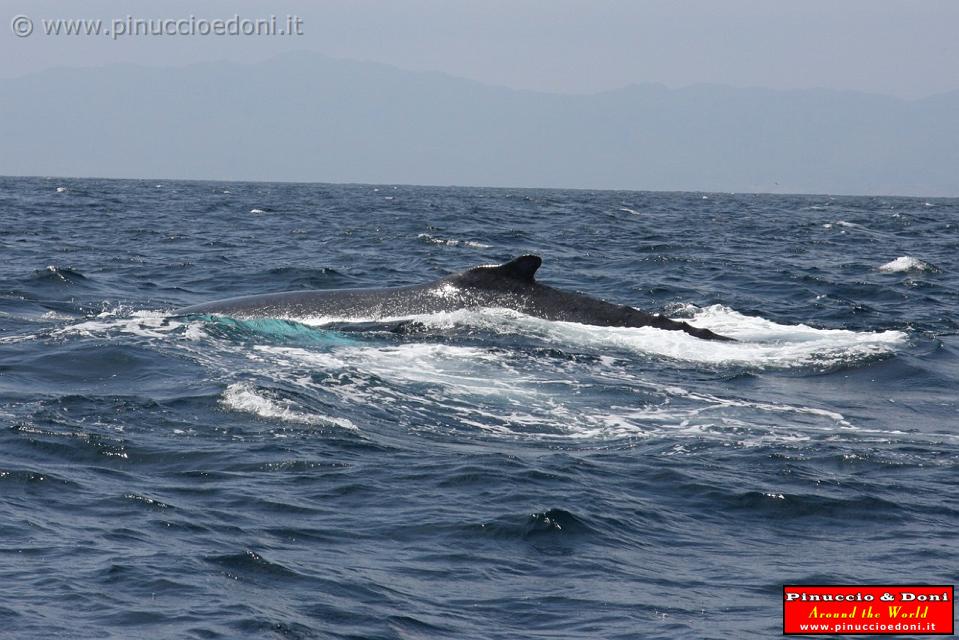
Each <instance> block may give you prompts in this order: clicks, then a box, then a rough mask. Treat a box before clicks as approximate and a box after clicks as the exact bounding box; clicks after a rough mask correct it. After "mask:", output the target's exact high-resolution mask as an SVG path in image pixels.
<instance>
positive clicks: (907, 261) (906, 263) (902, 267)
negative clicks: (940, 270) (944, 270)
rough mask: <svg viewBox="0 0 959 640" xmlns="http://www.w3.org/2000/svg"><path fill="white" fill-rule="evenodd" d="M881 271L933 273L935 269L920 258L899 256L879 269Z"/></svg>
mask: <svg viewBox="0 0 959 640" xmlns="http://www.w3.org/2000/svg"><path fill="white" fill-rule="evenodd" d="M879 270H880V271H885V272H886V273H900V272H905V271H933V270H934V269H933V267H932V266H931V265H929V264H928V263H926V262H923V261H922V260H920V259H919V258H914V257H912V256H899V257H898V258H896V259H895V260H890V261H889V262H887V263H886V264H884V265H882V266H880V267H879Z"/></svg>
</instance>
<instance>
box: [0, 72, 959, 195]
mask: <svg viewBox="0 0 959 640" xmlns="http://www.w3.org/2000/svg"><path fill="white" fill-rule="evenodd" d="M0 149H2V153H0V174H2V175H56V176H98V177H146V178H197V179H225V180H284V181H304V182H368V183H410V184H433V185H443V184H456V185H483V186H524V187H526V186H529V187H581V188H612V189H616V188H622V189H650V190H704V191H764V192H797V193H798V192H811V193H832V194H906V195H924V196H956V195H959V91H956V92H951V93H946V94H941V95H937V96H933V97H930V98H926V99H923V100H915V101H908V100H901V99H897V98H892V97H885V96H878V95H870V94H864V93H857V92H851V91H831V90H801V91H774V90H769V89H755V88H746V89H740V88H731V87H725V86H714V85H696V86H691V87H687V88H684V89H669V88H666V87H664V86H662V85H656V84H643V85H634V86H629V87H625V88H623V89H619V90H616V91H608V92H604V93H598V94H594V95H560V94H549V93H538V92H533V91H517V90H513V89H506V88H502V87H495V86H489V85H485V84H481V83H478V82H473V81H470V80H464V79H461V78H455V77H451V76H448V75H444V74H441V73H432V72H429V73H427V72H412V71H405V70H402V69H397V68H394V67H391V66H388V65H383V64H376V63H369V62H356V61H349V60H337V59H333V58H328V57H325V56H320V55H317V54H311V53H296V54H287V55H283V56H280V57H277V58H274V59H272V60H269V61H267V62H264V63H258V64H237V63H227V62H218V63H202V64H194V65H190V66H187V67H178V68H152V67H140V66H131V65H110V66H105V67H98V68H81V69H66V68H61V69H54V70H48V71H44V72H40V73H35V74H32V75H28V76H24V77H21V78H16V79H9V80H2V81H0Z"/></svg>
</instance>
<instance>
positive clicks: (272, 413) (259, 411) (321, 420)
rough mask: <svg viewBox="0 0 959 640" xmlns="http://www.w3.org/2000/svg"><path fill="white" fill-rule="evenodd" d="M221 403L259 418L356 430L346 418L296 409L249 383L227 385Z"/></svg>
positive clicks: (287, 401)
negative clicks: (329, 425)
mask: <svg viewBox="0 0 959 640" xmlns="http://www.w3.org/2000/svg"><path fill="white" fill-rule="evenodd" d="M221 403H222V404H223V406H224V407H226V408H227V409H232V410H234V411H242V412H245V413H252V414H254V415H257V416H260V417H261V418H269V419H277V420H283V421H284V422H297V423H300V424H310V425H322V424H332V425H335V426H338V427H342V428H344V429H351V430H356V426H355V425H354V424H353V423H352V422H351V421H349V420H347V419H346V418H335V417H329V416H321V415H319V414H315V413H305V412H303V411H298V410H297V409H296V408H295V405H294V404H293V403H292V402H290V401H289V400H278V399H273V398H269V397H267V396H266V395H263V394H262V393H259V392H257V391H256V390H255V389H254V388H253V387H252V386H251V385H249V384H247V383H245V382H238V383H234V384H231V385H229V386H228V387H227V388H226V390H225V391H224V392H223V397H222V399H221Z"/></svg>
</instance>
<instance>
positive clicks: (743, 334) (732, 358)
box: [301, 305, 907, 368]
mask: <svg viewBox="0 0 959 640" xmlns="http://www.w3.org/2000/svg"><path fill="white" fill-rule="evenodd" d="M402 319H411V320H415V321H417V322H420V323H422V324H424V325H425V326H427V327H429V328H434V329H441V330H449V329H454V328H456V327H457V326H470V327H476V328H479V329H482V330H484V331H490V332H496V333H513V334H519V335H525V336H529V337H534V338H539V339H543V340H547V341H549V342H554V343H557V344H558V345H575V346H576V347H578V348H586V349H595V350H600V349H608V348H613V349H620V350H626V351H632V352H635V353H640V354H648V355H652V356H661V357H666V358H671V359H674V360H680V361H687V362H698V363H704V364H712V365H723V364H728V365H739V366H748V367H757V368H767V367H769V368H792V367H805V366H831V365H836V364H841V363H843V362H852V361H855V360H859V359H862V358H865V357H871V356H876V355H883V354H888V353H893V352H894V351H895V350H896V349H897V348H899V347H901V346H903V345H904V344H905V342H906V338H907V336H906V334H904V333H903V332H901V331H880V332H871V331H849V330H845V329H816V328H813V327H810V326H808V325H805V324H796V325H784V324H777V323H775V322H772V321H770V320H766V319H765V318H762V317H756V316H746V315H743V314H741V313H738V312H736V311H734V310H732V309H729V308H728V307H725V306H722V305H713V306H710V307H706V308H705V309H700V310H698V311H697V312H696V313H695V315H694V316H693V317H692V318H690V319H689V320H688V321H689V323H690V324H692V325H693V326H696V327H705V328H707V329H712V330H713V331H715V332H716V333H719V334H722V335H726V336H729V337H731V338H735V339H736V340H737V341H738V342H718V341H706V340H700V339H699V338H696V337H693V336H691V335H689V334H687V333H685V332H682V331H667V330H663V329H655V328H653V327H640V328H633V327H598V326H593V325H585V324H579V323H575V322H555V321H549V320H543V319H541V318H535V317H532V316H527V315H524V314H521V313H518V312H515V311H511V310H508V309H478V310H473V309H461V310H458V311H451V312H445V313H436V314H429V315H422V316H405V317H397V318H389V319H386V321H397V320H402ZM370 320H373V319H372V318H370V319H365V320H364V321H367V322H368V321H370ZM301 321H302V322H305V323H307V324H313V325H323V324H328V323H330V322H342V321H343V319H342V318H309V319H301Z"/></svg>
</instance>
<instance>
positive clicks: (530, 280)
mask: <svg viewBox="0 0 959 640" xmlns="http://www.w3.org/2000/svg"><path fill="white" fill-rule="evenodd" d="M542 263H543V260H542V258H540V257H539V256H533V255H525V256H520V257H519V258H516V259H515V260H511V261H509V262H507V263H505V264H501V265H498V266H496V265H490V266H482V267H473V268H472V269H468V270H466V271H464V272H462V273H458V274H456V275H452V276H447V277H445V278H440V279H439V280H436V281H434V282H430V283H427V284H422V285H413V286H406V287H390V288H385V289H330V290H320V291H289V292H284V293H268V294H263V295H253V296H242V297H239V298H228V299H226V300H218V301H215V302H207V303H203V304H197V305H193V306H190V307H185V308H183V309H180V310H179V311H178V312H177V313H178V314H179V315H188V314H222V315H227V316H230V317H233V318H239V319H247V318H309V317H317V316H323V317H333V318H338V319H340V318H357V319H364V320H370V319H373V320H377V319H383V318H396V317H402V316H410V315H420V314H430V313H438V312H442V311H455V310H457V309H471V308H481V307H499V308H506V309H512V310H514V311H519V312H520V313H525V314H527V315H530V316H535V317H537V318H544V319H546V320H560V321H564V322H578V323H581V324H590V325H598V326H601V327H655V328H657V329H667V330H670V331H685V332H686V333H688V334H690V335H692V336H696V337H697V338H702V339H704V340H733V339H732V338H728V337H726V336H721V335H719V334H716V333H713V332H712V331H710V330H709V329H702V328H698V327H693V326H691V325H690V324H688V323H686V322H679V321H676V320H670V319H669V318H664V317H662V316H661V315H659V314H652V313H646V312H644V311H640V310H639V309H634V308H633V307H629V306H626V305H621V304H613V303H610V302H605V301H603V300H599V299H597V298H592V297H590V296H587V295H583V294H581V293H571V292H568V291H561V290H559V289H554V288H553V287H550V286H547V285H544V284H540V283H539V282H537V281H536V280H535V278H534V276H535V275H536V270H537V269H539V267H540V265H541V264H542Z"/></svg>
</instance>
